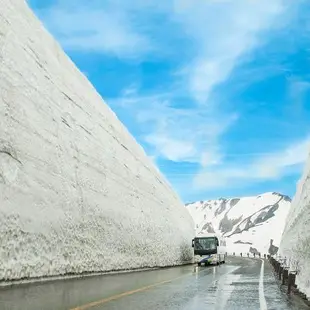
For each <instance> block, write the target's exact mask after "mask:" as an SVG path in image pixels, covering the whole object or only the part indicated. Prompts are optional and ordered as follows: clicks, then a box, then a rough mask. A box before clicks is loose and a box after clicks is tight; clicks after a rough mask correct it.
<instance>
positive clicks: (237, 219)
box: [185, 193, 291, 254]
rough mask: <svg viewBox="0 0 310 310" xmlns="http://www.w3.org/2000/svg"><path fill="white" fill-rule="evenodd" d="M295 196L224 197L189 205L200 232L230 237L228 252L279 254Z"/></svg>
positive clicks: (197, 230) (271, 194) (267, 194)
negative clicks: (291, 197) (282, 236)
mask: <svg viewBox="0 0 310 310" xmlns="http://www.w3.org/2000/svg"><path fill="white" fill-rule="evenodd" d="M290 203H291V199H290V198H289V197H288V196H285V195H281V194H278V193H265V194H262V195H259V196H256V197H243V198H231V199H225V198H220V199H217V200H208V201H199V202H194V203H188V204H186V206H185V207H186V209H187V210H188V211H189V213H190V214H191V216H192V218H193V220H194V222H195V229H196V235H197V236H198V235H199V234H203V233H214V232H216V233H219V234H221V235H223V236H225V237H226V238H227V251H228V252H236V253H241V252H242V253H248V252H250V253H259V252H260V253H262V254H264V253H266V254H267V253H276V252H277V250H278V247H279V243H280V239H281V235H282V232H283V229H284V225H285V220H286V217H287V214H288V212H289V208H290Z"/></svg>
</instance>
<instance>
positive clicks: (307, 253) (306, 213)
mask: <svg viewBox="0 0 310 310" xmlns="http://www.w3.org/2000/svg"><path fill="white" fill-rule="evenodd" d="M279 252H280V253H279V254H280V256H282V258H285V257H286V263H287V265H288V266H289V267H290V269H291V270H292V271H298V275H297V277H296V281H297V285H298V287H299V289H300V290H301V291H303V292H304V293H306V294H307V296H308V297H310V277H309V275H310V157H309V159H308V162H307V164H306V167H305V170H304V174H303V176H302V178H301V180H300V181H299V184H298V185H297V192H296V195H295V197H294V199H293V201H292V206H291V208H290V212H289V214H288V217H287V221H286V226H285V229H284V232H283V236H282V240H281V244H280V249H279Z"/></svg>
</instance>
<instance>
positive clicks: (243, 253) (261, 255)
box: [226, 252, 268, 258]
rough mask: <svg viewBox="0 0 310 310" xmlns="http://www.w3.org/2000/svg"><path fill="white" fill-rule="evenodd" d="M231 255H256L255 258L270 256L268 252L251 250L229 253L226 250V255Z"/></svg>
mask: <svg viewBox="0 0 310 310" xmlns="http://www.w3.org/2000/svg"><path fill="white" fill-rule="evenodd" d="M227 255H231V256H241V257H254V258H257V257H258V258H268V254H262V253H250V252H241V253H240V252H239V253H238V252H232V253H228V252H226V256H227Z"/></svg>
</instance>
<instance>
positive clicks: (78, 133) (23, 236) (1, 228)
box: [0, 0, 194, 280]
mask: <svg viewBox="0 0 310 310" xmlns="http://www.w3.org/2000/svg"><path fill="white" fill-rule="evenodd" d="M0 132H1V136H0V280H8V279H20V278H29V277H42V276H52V275H61V274H68V273H73V274H79V273H83V272H95V271H108V270H119V269H132V268H141V267H153V266H167V265H176V264H182V263H184V262H185V261H188V260H191V258H192V253H193V251H192V248H191V239H192V236H193V235H194V223H193V221H192V219H191V217H190V215H189V214H188V212H187V211H186V210H185V209H184V206H183V204H182V202H181V201H180V200H179V198H178V196H177V195H176V194H175V193H174V191H173V190H172V189H171V187H170V185H169V184H168V183H167V182H166V180H165V179H164V178H163V176H162V175H161V174H160V173H159V172H158V171H157V169H156V168H155V166H154V165H153V163H152V161H151V160H150V159H149V158H148V157H147V156H146V154H145V153H144V151H143V149H142V148H141V147H140V146H139V145H138V144H137V143H136V141H135V140H134V139H133V137H132V136H131V135H130V134H129V133H128V131H127V130H126V128H125V127H124V126H123V125H122V124H121V123H120V121H119V120H118V119H117V117H116V116H115V114H114V113H113V112H112V111H111V110H110V109H109V108H108V106H107V105H106V104H105V103H104V102H103V101H102V99H101V97H100V96H99V95H98V94H97V92H96V91H95V89H94V88H93V87H92V85H91V84H90V83H89V82H88V80H87V79H86V78H85V77H84V76H83V75H82V74H81V73H80V72H79V70H78V69H77V68H76V67H75V66H74V64H73V63H72V62H71V61H70V59H69V58H68V57H67V56H66V55H65V54H64V52H63V51H62V49H61V48H60V46H59V45H58V44H57V43H56V42H55V41H54V39H53V38H52V37H51V36H50V35H49V34H48V33H47V32H46V30H45V29H44V27H43V26H42V24H41V23H40V22H39V21H38V19H37V18H36V17H35V16H34V14H33V13H32V12H31V10H30V9H29V8H28V6H27V4H26V2H25V1H21V0H1V1H0Z"/></svg>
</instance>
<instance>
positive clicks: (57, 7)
mask: <svg viewBox="0 0 310 310" xmlns="http://www.w3.org/2000/svg"><path fill="white" fill-rule="evenodd" d="M38 14H39V16H40V17H41V18H42V19H43V20H44V23H45V24H46V25H47V27H48V28H49V29H50V30H51V31H52V32H53V33H54V35H56V37H57V38H58V40H60V42H61V43H62V45H63V46H64V47H65V48H66V49H67V50H77V51H82V52H96V53H106V54H111V55H113V56H117V57H121V58H123V57H124V58H131V57H141V55H143V54H145V53H147V52H148V51H149V50H150V49H151V41H150V40H149V38H148V37H147V36H146V35H144V34H143V33H142V31H140V29H139V25H138V24H136V23H135V22H134V21H133V20H131V15H130V14H128V13H127V12H126V10H124V9H122V7H120V6H119V3H118V2H115V3H113V2H112V1H106V3H105V4H104V5H102V4H101V5H100V4H98V3H96V1H90V2H87V3H86V2H84V1H79V0H77V1H75V2H73V3H72V1H66V2H58V3H57V2H56V3H55V4H54V5H52V6H50V7H47V8H44V9H41V10H38Z"/></svg>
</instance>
